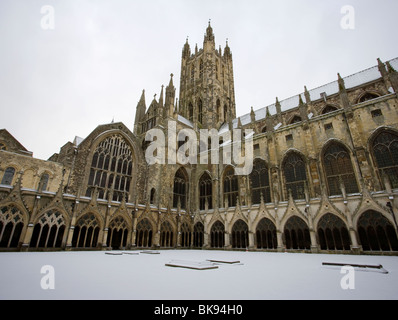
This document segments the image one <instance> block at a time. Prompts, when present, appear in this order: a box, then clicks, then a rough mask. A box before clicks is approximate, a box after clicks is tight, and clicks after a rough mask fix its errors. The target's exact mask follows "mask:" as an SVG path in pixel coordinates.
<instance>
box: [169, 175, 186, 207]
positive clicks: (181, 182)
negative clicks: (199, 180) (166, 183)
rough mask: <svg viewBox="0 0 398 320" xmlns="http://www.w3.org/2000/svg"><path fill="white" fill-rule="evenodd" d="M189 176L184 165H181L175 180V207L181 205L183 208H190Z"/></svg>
mask: <svg viewBox="0 0 398 320" xmlns="http://www.w3.org/2000/svg"><path fill="white" fill-rule="evenodd" d="M188 194H189V176H188V173H187V170H186V169H185V168H184V167H179V168H178V169H177V171H176V173H175V174H174V180H173V208H177V207H178V205H179V204H180V205H181V209H187V208H188Z"/></svg>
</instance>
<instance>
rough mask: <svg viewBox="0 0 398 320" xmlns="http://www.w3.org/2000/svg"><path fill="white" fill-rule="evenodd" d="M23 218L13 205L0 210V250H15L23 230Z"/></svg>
mask: <svg viewBox="0 0 398 320" xmlns="http://www.w3.org/2000/svg"><path fill="white" fill-rule="evenodd" d="M23 226H24V223H23V216H22V213H21V211H20V210H19V209H17V208H16V207H15V206H13V205H9V206H6V207H2V208H1V209H0V248H17V247H18V245H19V240H20V237H21V233H22V229H23Z"/></svg>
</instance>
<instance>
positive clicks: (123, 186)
mask: <svg viewBox="0 0 398 320" xmlns="http://www.w3.org/2000/svg"><path fill="white" fill-rule="evenodd" d="M132 171H133V157H132V150H131V148H130V147H129V145H128V144H127V143H126V141H125V140H124V138H123V137H121V136H120V135H117V134H115V135H112V136H110V137H108V138H106V139H104V140H103V141H101V142H100V143H99V145H98V146H97V148H96V149H95V151H94V154H93V159H92V162H91V169H90V175H89V179H88V184H87V191H86V196H87V197H90V196H92V192H93V190H94V188H95V187H97V190H98V198H100V199H108V196H109V194H111V195H112V200H113V201H121V200H122V199H123V197H124V196H127V195H128V193H129V191H130V185H131V180H132ZM127 200H128V199H126V201H127Z"/></svg>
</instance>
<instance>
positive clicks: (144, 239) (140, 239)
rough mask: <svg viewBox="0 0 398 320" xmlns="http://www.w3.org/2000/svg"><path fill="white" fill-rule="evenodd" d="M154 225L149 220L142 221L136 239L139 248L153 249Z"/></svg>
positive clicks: (138, 226) (138, 225)
mask: <svg viewBox="0 0 398 320" xmlns="http://www.w3.org/2000/svg"><path fill="white" fill-rule="evenodd" d="M152 234H153V231H152V225H151V223H150V222H149V220H148V219H146V218H145V219H142V220H141V221H140V222H139V223H138V224H137V234H136V237H135V245H136V247H139V248H150V247H152Z"/></svg>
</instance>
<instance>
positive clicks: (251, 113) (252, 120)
mask: <svg viewBox="0 0 398 320" xmlns="http://www.w3.org/2000/svg"><path fill="white" fill-rule="evenodd" d="M250 121H251V122H256V114H255V113H254V110H253V107H251V109H250Z"/></svg>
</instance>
